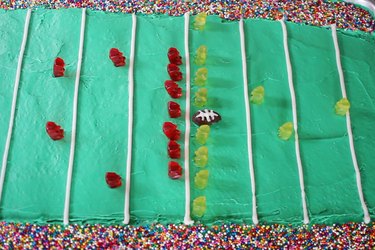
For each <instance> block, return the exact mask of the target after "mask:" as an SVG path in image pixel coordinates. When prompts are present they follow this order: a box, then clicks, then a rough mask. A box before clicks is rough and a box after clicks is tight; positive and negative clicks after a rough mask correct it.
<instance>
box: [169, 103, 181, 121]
mask: <svg viewBox="0 0 375 250" xmlns="http://www.w3.org/2000/svg"><path fill="white" fill-rule="evenodd" d="M168 113H169V116H170V117H171V118H178V117H180V116H181V108H180V105H179V104H178V103H176V102H172V101H170V102H168Z"/></svg>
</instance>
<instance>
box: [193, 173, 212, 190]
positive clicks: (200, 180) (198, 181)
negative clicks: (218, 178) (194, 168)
mask: <svg viewBox="0 0 375 250" xmlns="http://www.w3.org/2000/svg"><path fill="white" fill-rule="evenodd" d="M208 174H209V172H208V170H206V169H204V170H201V171H199V172H198V173H197V174H196V175H195V178H194V183H195V186H196V187H197V188H199V189H204V188H206V187H207V182H208Z"/></svg>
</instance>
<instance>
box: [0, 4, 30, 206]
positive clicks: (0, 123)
mask: <svg viewBox="0 0 375 250" xmlns="http://www.w3.org/2000/svg"><path fill="white" fill-rule="evenodd" d="M0 17H1V22H0V72H1V73H0V156H1V160H2V159H3V158H2V157H3V152H4V146H5V141H6V137H7V132H8V129H7V128H8V125H9V118H10V110H11V106H12V96H13V86H14V80H15V77H16V69H17V62H18V54H19V50H20V46H21V41H22V34H21V32H19V30H22V29H23V26H24V22H25V17H26V11H17V12H10V11H4V10H0ZM10 27H13V28H12V29H11V28H10ZM0 212H1V211H0Z"/></svg>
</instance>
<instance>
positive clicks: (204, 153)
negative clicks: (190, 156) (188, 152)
mask: <svg viewBox="0 0 375 250" xmlns="http://www.w3.org/2000/svg"><path fill="white" fill-rule="evenodd" d="M207 162H208V148H207V147H205V146H202V147H200V148H198V149H197V151H195V156H194V164H195V165H196V166H198V167H205V166H206V165H207Z"/></svg>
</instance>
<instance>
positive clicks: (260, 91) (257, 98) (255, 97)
mask: <svg viewBox="0 0 375 250" xmlns="http://www.w3.org/2000/svg"><path fill="white" fill-rule="evenodd" d="M263 100H264V87H263V86H258V87H256V88H255V89H253V91H251V96H250V102H251V103H254V104H261V103H262V102H263Z"/></svg>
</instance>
